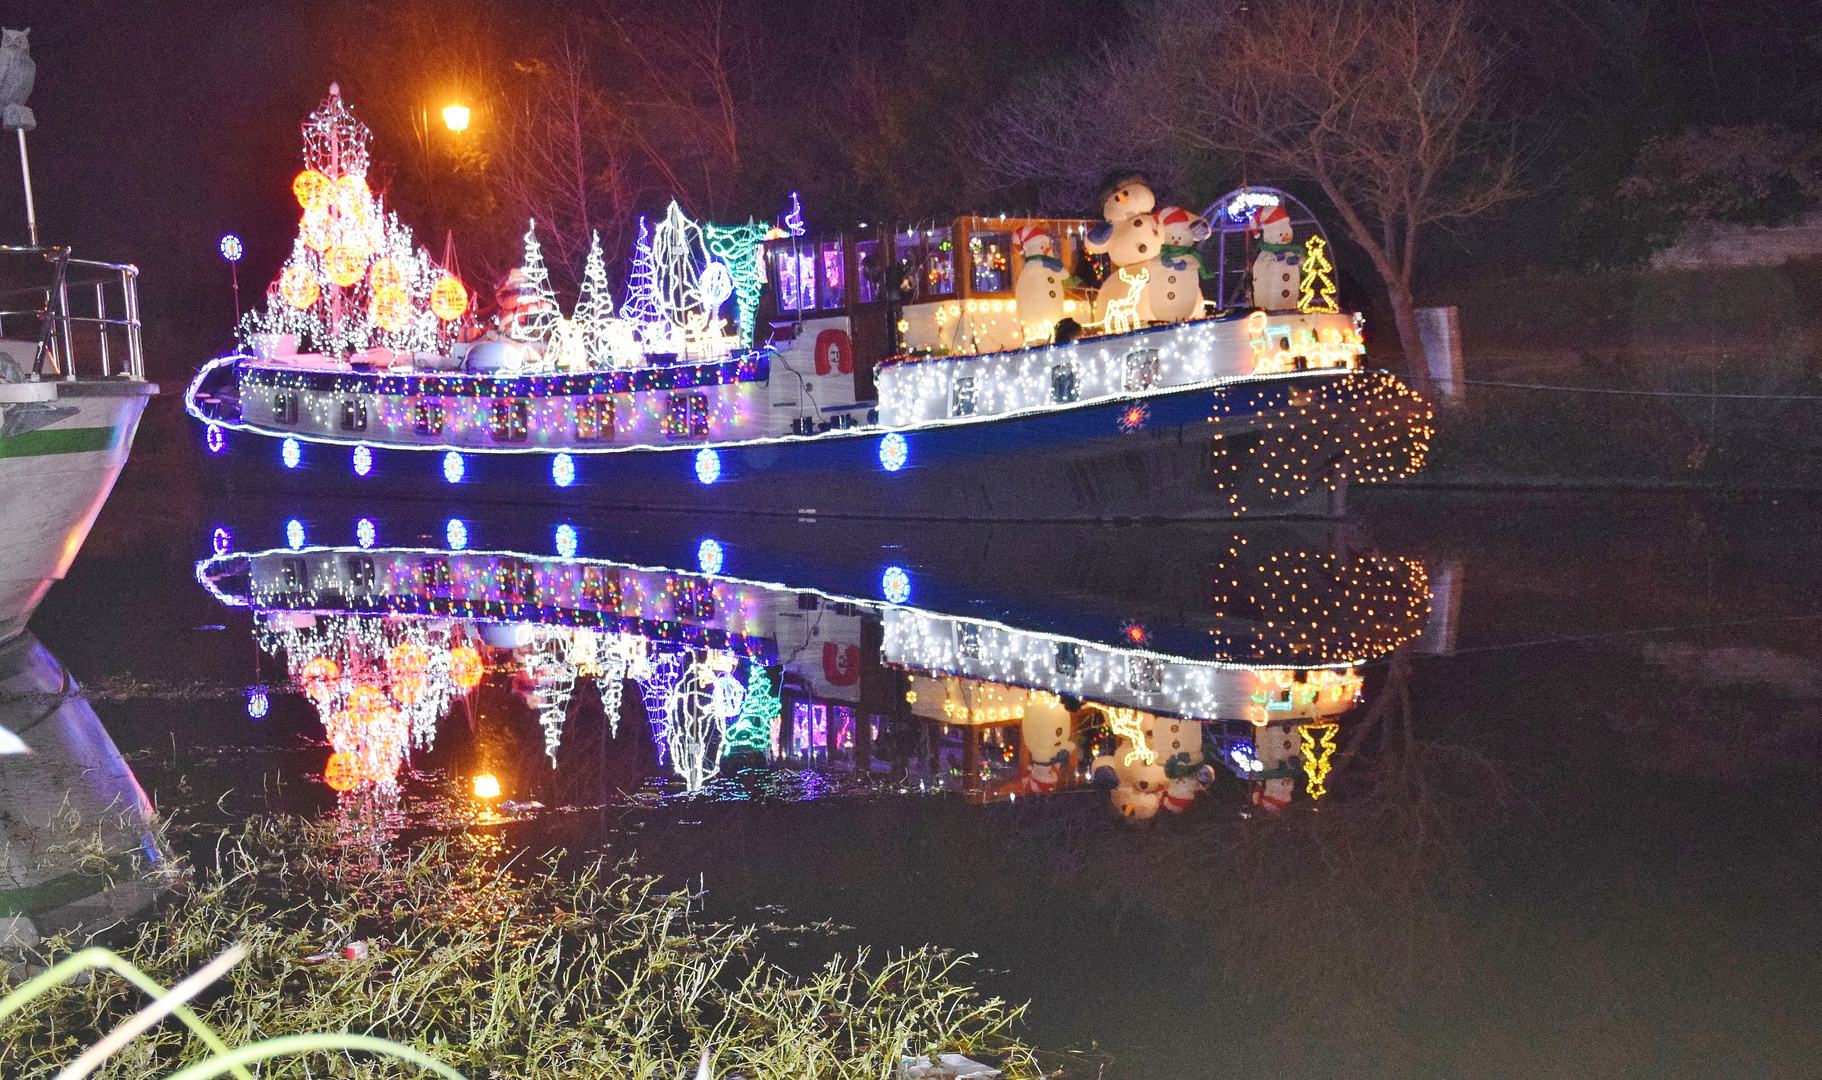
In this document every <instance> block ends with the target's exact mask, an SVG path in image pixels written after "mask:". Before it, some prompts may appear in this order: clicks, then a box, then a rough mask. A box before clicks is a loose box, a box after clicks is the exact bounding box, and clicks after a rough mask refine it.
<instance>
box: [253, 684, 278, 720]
mask: <svg viewBox="0 0 1822 1080" xmlns="http://www.w3.org/2000/svg"><path fill="white" fill-rule="evenodd" d="M271 709H272V699H271V698H269V697H267V696H266V688H265V687H263V686H250V687H248V688H247V715H248V716H250V717H252V718H253V719H255V720H261V719H264V718H265V715H266V713H267V712H269V711H271Z"/></svg>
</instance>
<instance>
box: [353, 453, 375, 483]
mask: <svg viewBox="0 0 1822 1080" xmlns="http://www.w3.org/2000/svg"><path fill="white" fill-rule="evenodd" d="M372 471H373V451H372V450H369V449H368V448H366V447H365V446H357V447H355V448H354V475H356V476H366V475H367V474H368V473H370V472H372Z"/></svg>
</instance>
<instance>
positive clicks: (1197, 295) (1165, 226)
mask: <svg viewBox="0 0 1822 1080" xmlns="http://www.w3.org/2000/svg"><path fill="white" fill-rule="evenodd" d="M1157 219H1158V229H1159V231H1160V234H1161V238H1162V240H1163V246H1162V247H1161V248H1160V249H1159V251H1158V257H1157V258H1156V259H1154V260H1153V261H1152V264H1151V283H1150V284H1149V285H1148V286H1147V287H1146V294H1145V295H1146V301H1147V302H1148V303H1149V304H1150V306H1151V315H1152V318H1154V319H1156V320H1157V321H1159V322H1182V321H1183V320H1185V319H1193V318H1195V317H1196V316H1198V315H1200V314H1202V256H1201V255H1199V254H1197V253H1196V245H1197V244H1199V243H1201V242H1202V241H1204V240H1206V239H1208V233H1209V229H1208V222H1206V221H1203V220H1202V219H1201V218H1199V217H1197V216H1196V215H1194V214H1192V213H1190V212H1189V211H1188V210H1185V209H1183V208H1182V207H1180V206H1167V207H1165V208H1164V209H1162V210H1159V211H1157Z"/></svg>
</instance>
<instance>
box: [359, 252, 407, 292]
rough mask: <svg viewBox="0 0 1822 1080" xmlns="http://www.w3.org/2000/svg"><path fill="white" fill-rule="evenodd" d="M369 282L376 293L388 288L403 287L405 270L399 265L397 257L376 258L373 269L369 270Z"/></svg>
mask: <svg viewBox="0 0 1822 1080" xmlns="http://www.w3.org/2000/svg"><path fill="white" fill-rule="evenodd" d="M367 284H368V286H369V287H371V288H372V289H373V291H374V292H376V293H377V292H383V291H384V290H386V289H403V288H404V287H405V271H404V270H402V269H401V268H400V267H399V263H398V260H397V259H375V260H373V269H371V270H369V271H367Z"/></svg>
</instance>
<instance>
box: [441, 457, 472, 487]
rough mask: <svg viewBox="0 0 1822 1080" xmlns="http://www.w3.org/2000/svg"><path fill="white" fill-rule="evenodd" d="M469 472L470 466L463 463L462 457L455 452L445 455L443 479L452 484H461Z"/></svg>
mask: <svg viewBox="0 0 1822 1080" xmlns="http://www.w3.org/2000/svg"><path fill="white" fill-rule="evenodd" d="M467 471H468V466H467V464H466V463H464V462H463V461H462V455H460V454H458V453H456V452H455V451H454V450H451V451H450V452H449V453H447V454H444V455H443V479H445V480H447V481H449V482H450V483H452V484H459V483H461V482H462V476H463V475H464V474H465V473H467Z"/></svg>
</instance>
